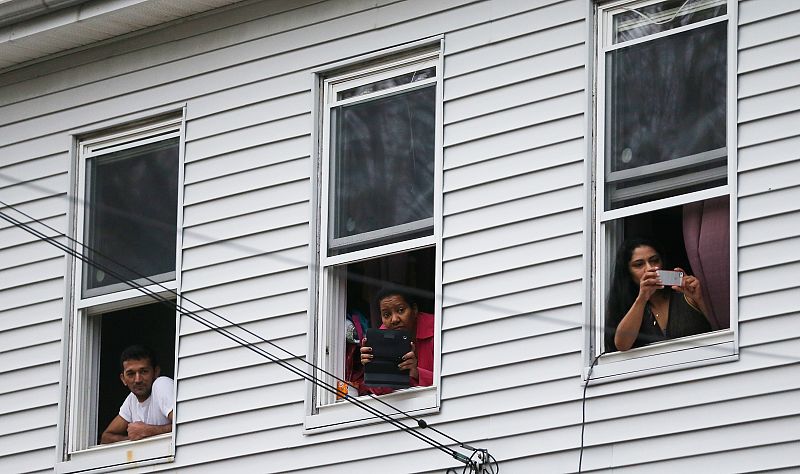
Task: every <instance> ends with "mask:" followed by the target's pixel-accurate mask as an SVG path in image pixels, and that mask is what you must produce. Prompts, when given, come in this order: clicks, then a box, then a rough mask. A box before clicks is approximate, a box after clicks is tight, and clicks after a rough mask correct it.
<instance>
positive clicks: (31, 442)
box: [0, 426, 56, 459]
mask: <svg viewBox="0 0 800 474" xmlns="http://www.w3.org/2000/svg"><path fill="white" fill-rule="evenodd" d="M2 440H3V443H2V444H0V459H2V456H8V455H9V454H14V453H18V452H26V451H36V450H39V449H46V448H48V447H50V446H53V445H55V442H56V427H55V426H50V427H47V428H39V429H36V430H30V431H24V432H22V433H15V434H10V435H6V436H3V438H2Z"/></svg>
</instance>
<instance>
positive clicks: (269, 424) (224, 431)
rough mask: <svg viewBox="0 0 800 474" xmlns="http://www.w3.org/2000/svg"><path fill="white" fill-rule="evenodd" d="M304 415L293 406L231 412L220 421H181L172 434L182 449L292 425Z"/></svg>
mask: <svg viewBox="0 0 800 474" xmlns="http://www.w3.org/2000/svg"><path fill="white" fill-rule="evenodd" d="M304 415H305V413H304V409H303V405H302V404H301V403H293V404H289V405H283V406H277V407H265V408H258V409H255V410H252V411H247V412H242V413H233V414H229V415H225V417H224V419H219V418H211V419H201V420H196V421H192V422H181V423H180V425H179V429H178V431H177V433H176V439H175V444H177V445H178V446H186V445H190V444H194V443H207V442H209V441H212V440H215V439H220V438H226V437H230V436H237V435H239V436H240V435H243V434H244V435H246V434H248V433H256V432H259V431H267V430H271V429H275V428H283V427H290V426H295V425H297V420H300V419H302V418H303V416H304ZM223 420H224V421H223Z"/></svg>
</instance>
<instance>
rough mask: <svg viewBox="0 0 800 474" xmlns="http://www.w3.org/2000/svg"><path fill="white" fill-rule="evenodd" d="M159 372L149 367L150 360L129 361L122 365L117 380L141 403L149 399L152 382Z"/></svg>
mask: <svg viewBox="0 0 800 474" xmlns="http://www.w3.org/2000/svg"><path fill="white" fill-rule="evenodd" d="M160 372H161V371H160V369H159V368H158V367H153V366H152V365H151V363H150V359H129V360H126V361H125V362H123V363H122V373H121V374H119V379H120V380H122V383H123V384H124V385H125V386H126V387H128V390H130V391H131V393H133V394H134V395H136V398H137V399H138V400H139V402H143V401H145V400H147V399H148V397H150V391H151V389H152V387H153V381H154V380H155V379H156V378H158V375H159V373H160Z"/></svg>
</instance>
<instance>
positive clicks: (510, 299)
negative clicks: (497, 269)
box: [442, 281, 582, 337]
mask: <svg viewBox="0 0 800 474" xmlns="http://www.w3.org/2000/svg"><path fill="white" fill-rule="evenodd" d="M581 292H582V284H581V282H578V281H573V282H569V283H566V284H560V285H555V286H548V287H541V288H533V289H526V290H525V291H520V292H518V293H512V294H506V295H500V296H497V297H495V298H492V299H487V300H481V301H473V302H470V303H468V304H463V303H464V301H462V300H457V301H453V302H451V301H450V300H449V299H448V298H445V301H444V303H443V304H445V305H446V306H445V310H444V315H443V317H442V329H443V330H445V331H446V330H449V329H451V328H460V327H465V326H470V325H473V324H480V323H484V322H487V321H495V320H498V319H501V318H507V317H510V316H518V315H523V314H536V315H538V314H541V315H542V317H543V318H547V317H548V316H547V313H546V310H548V309H552V308H559V307H562V306H570V305H574V304H581V302H582V296H581V294H582V293H581ZM451 303H457V304H458V305H457V306H453V305H451ZM551 321H554V322H555V321H557V319H553V320H551ZM445 334H446V333H445ZM443 337H446V335H445V336H443Z"/></svg>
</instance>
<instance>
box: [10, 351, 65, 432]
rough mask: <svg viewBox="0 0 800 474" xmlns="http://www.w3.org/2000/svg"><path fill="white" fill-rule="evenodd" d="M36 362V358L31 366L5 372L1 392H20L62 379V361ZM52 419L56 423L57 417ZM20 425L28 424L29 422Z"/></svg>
mask: <svg viewBox="0 0 800 474" xmlns="http://www.w3.org/2000/svg"><path fill="white" fill-rule="evenodd" d="M36 362H37V361H36V360H32V361H31V364H30V366H27V367H23V368H20V369H17V370H12V371H9V372H3V373H2V377H3V386H2V387H0V393H12V392H19V391H23V390H28V389H32V388H36V387H42V386H47V385H52V384H58V383H59V382H60V381H61V366H60V361H53V362H45V363H43V364H41V365H34V364H35V363H36ZM50 421H51V422H52V424H55V423H56V419H55V418H53V419H52V420H50ZM19 426H27V424H22V425H19Z"/></svg>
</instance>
